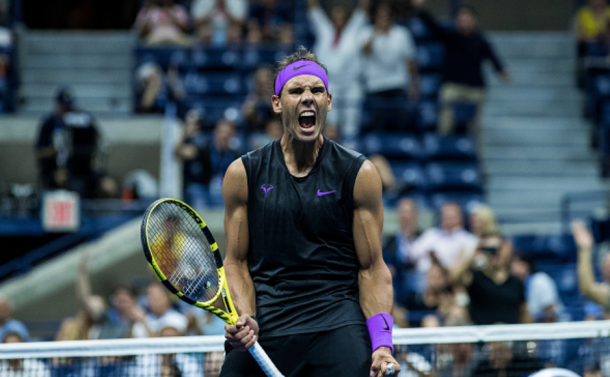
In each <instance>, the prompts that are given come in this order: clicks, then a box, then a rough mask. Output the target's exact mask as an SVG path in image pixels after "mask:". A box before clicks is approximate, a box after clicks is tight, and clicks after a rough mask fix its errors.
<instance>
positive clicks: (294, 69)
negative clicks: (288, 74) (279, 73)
mask: <svg viewBox="0 0 610 377" xmlns="http://www.w3.org/2000/svg"><path fill="white" fill-rule="evenodd" d="M306 66H307V64H303V65H300V66H298V67H292V70H293V71H296V70H297V69H301V68H303V67H306Z"/></svg>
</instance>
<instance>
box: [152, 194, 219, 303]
mask: <svg viewBox="0 0 610 377" xmlns="http://www.w3.org/2000/svg"><path fill="white" fill-rule="evenodd" d="M147 238H148V242H149V248H150V252H151V254H152V256H153V259H154V260H155V262H156V263H157V265H158V267H159V269H160V270H161V272H163V274H164V275H165V277H166V278H167V280H168V281H169V282H170V283H171V284H172V285H173V286H174V287H176V288H177V289H178V290H179V291H180V292H182V293H183V294H184V295H185V296H186V297H188V298H190V299H192V300H195V301H200V302H207V301H210V300H212V299H213V298H214V297H215V296H216V293H217V292H218V289H219V287H218V280H219V278H218V271H217V266H216V261H215V259H214V253H213V251H212V249H211V247H210V244H209V242H208V240H207V239H206V237H205V235H204V234H203V233H202V231H201V227H200V226H199V224H198V223H197V221H195V219H194V218H192V217H191V215H190V214H189V213H188V212H186V211H185V210H183V209H182V208H180V207H178V206H177V205H176V204H174V203H172V202H164V203H161V204H159V205H158V206H157V207H155V208H154V209H153V211H152V212H151V214H150V217H149V220H148V225H147Z"/></svg>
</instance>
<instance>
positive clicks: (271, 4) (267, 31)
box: [249, 0, 292, 43]
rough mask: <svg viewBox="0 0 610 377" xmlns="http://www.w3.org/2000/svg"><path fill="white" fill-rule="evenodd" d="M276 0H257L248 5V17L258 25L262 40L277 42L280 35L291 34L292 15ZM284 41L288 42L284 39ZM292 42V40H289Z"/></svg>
mask: <svg viewBox="0 0 610 377" xmlns="http://www.w3.org/2000/svg"><path fill="white" fill-rule="evenodd" d="M286 3H287V2H281V3H279V4H278V1H277V0H258V1H257V2H256V3H255V4H252V5H251V6H250V12H249V18H250V19H252V20H254V21H256V23H257V24H258V26H259V27H260V31H261V34H262V39H263V41H266V42H278V41H279V40H280V37H281V36H282V35H284V36H286V35H289V36H292V17H290V11H289V9H288V8H287V7H286V6H285V4H286ZM284 42H289V41H286V40H284ZM290 43H292V41H290Z"/></svg>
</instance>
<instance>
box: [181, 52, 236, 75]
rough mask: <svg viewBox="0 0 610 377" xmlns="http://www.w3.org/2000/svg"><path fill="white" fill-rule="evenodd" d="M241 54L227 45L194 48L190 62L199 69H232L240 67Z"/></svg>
mask: <svg viewBox="0 0 610 377" xmlns="http://www.w3.org/2000/svg"><path fill="white" fill-rule="evenodd" d="M242 60H243V54H242V52H241V51H240V50H239V49H235V48H227V47H205V48H194V49H193V53H192V64H193V66H194V67H196V68H198V69H200V70H214V71H233V70H238V69H239V68H241V64H242Z"/></svg>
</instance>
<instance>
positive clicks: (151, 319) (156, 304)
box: [133, 283, 187, 338]
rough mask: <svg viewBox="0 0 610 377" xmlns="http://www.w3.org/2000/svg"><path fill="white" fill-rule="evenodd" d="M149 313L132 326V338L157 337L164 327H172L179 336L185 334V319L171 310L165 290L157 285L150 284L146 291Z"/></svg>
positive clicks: (170, 303) (182, 315)
mask: <svg viewBox="0 0 610 377" xmlns="http://www.w3.org/2000/svg"><path fill="white" fill-rule="evenodd" d="M147 295H148V304H149V306H150V313H149V314H147V315H146V317H144V318H140V319H139V321H138V322H137V323H136V324H135V325H134V328H133V336H134V337H135V338H146V337H154V336H159V335H160V333H161V330H162V329H163V328H164V327H167V326H170V327H174V328H175V329H176V330H177V331H178V332H179V333H180V334H185V333H186V328H187V318H186V317H185V316H184V314H181V313H179V312H178V311H176V310H174V309H172V302H171V300H170V297H169V293H168V292H167V290H166V289H165V288H164V287H163V286H162V285H161V284H159V283H155V284H151V285H149V286H148V289H147Z"/></svg>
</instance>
